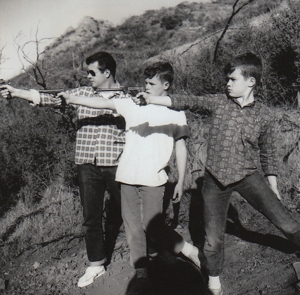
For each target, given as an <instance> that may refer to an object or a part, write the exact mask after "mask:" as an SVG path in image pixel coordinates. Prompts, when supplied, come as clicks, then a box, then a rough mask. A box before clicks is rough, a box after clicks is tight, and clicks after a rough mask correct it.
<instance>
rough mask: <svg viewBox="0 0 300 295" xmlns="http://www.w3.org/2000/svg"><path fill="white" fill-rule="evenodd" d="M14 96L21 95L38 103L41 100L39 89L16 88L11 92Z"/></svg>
mask: <svg viewBox="0 0 300 295" xmlns="http://www.w3.org/2000/svg"><path fill="white" fill-rule="evenodd" d="M11 96H12V97H19V98H22V99H25V100H27V101H29V102H34V103H37V100H38V101H39V94H38V91H35V90H23V89H16V88H15V89H14V92H11Z"/></svg>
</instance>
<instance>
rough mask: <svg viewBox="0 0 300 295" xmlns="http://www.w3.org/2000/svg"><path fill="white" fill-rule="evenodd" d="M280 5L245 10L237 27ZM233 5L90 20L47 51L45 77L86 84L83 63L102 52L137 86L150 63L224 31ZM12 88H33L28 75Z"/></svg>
mask: <svg viewBox="0 0 300 295" xmlns="http://www.w3.org/2000/svg"><path fill="white" fill-rule="evenodd" d="M244 2H245V1H244V0H243V1H241V3H244ZM281 2H282V1H281V0H276V1H270V0H265V1H256V2H254V3H253V4H251V5H248V6H246V7H245V8H244V9H243V10H242V11H241V12H240V13H239V14H238V15H237V16H236V17H235V18H234V20H233V23H232V24H233V25H234V24H238V23H241V22H242V23H244V22H247V20H250V19H252V18H253V17H258V16H259V15H262V14H264V13H266V12H268V11H270V10H271V9H273V8H274V7H276V6H277V5H279V4H280V3H281ZM232 3H233V1H221V0H219V1H213V2H212V3H205V4H201V3H197V2H192V3H190V2H187V1H186V2H182V3H181V4H179V5H177V6H175V7H170V8H161V9H160V10H149V11H146V12H145V13H144V14H142V15H140V16H132V17H130V18H128V19H127V20H125V21H124V22H123V23H122V24H121V25H118V26H113V25H112V24H111V23H109V22H107V21H105V20H96V19H94V18H91V17H89V16H86V17H85V18H84V19H83V20H82V21H81V22H80V24H79V26H78V27H77V28H72V27H70V28H67V29H66V32H65V33H64V34H63V35H62V36H60V37H58V38H57V39H56V40H54V41H53V43H52V44H51V45H49V46H48V47H47V48H46V53H45V54H44V57H43V67H42V72H43V74H46V73H47V85H48V87H52V88H55V87H74V86H76V85H78V83H79V84H84V83H85V80H84V79H83V77H82V75H83V74H82V72H81V70H82V68H83V65H84V58H85V57H86V56H88V55H89V54H90V53H92V52H95V51H98V50H105V51H108V52H111V53H112V54H113V55H114V56H115V58H116V59H117V61H118V62H119V71H118V74H119V75H118V77H119V80H120V81H121V82H122V84H124V85H130V84H131V85H133V84H138V83H139V82H140V78H139V76H140V75H139V68H140V66H141V65H142V63H143V62H144V61H145V60H147V59H148V58H150V57H153V56H155V55H157V54H159V53H161V52H164V51H166V50H170V49H173V48H176V47H178V46H181V45H184V44H187V43H191V42H193V41H195V40H198V39H199V38H201V37H203V36H206V35H208V34H212V33H214V32H216V31H218V30H221V29H223V28H224V26H225V24H226V21H227V19H228V17H229V16H230V14H231V11H232ZM124 63H125V64H126V65H124ZM13 82H14V83H15V84H20V85H22V86H23V85H26V83H27V84H28V87H32V86H34V83H33V82H30V81H29V78H28V77H27V76H25V75H20V76H18V77H15V78H14V79H13Z"/></svg>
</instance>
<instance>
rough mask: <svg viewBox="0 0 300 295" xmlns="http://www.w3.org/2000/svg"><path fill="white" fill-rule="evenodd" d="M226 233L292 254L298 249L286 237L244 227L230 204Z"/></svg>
mask: <svg viewBox="0 0 300 295" xmlns="http://www.w3.org/2000/svg"><path fill="white" fill-rule="evenodd" d="M228 218H230V219H231V220H228V219H227V228H226V233H227V234H229V235H233V236H236V237H238V238H240V239H242V240H244V241H247V242H250V243H255V244H259V245H262V246H266V247H270V248H273V249H275V250H278V251H280V252H283V253H287V254H292V253H295V252H298V251H299V248H298V247H297V246H296V245H294V244H293V243H292V242H290V241H289V240H288V239H285V238H282V237H280V236H276V235H272V234H261V233H258V232H254V231H250V230H247V229H245V228H244V227H243V226H242V224H241V223H240V220H239V218H238V212H237V210H236V209H235V208H234V207H233V206H232V205H230V207H229V211H228Z"/></svg>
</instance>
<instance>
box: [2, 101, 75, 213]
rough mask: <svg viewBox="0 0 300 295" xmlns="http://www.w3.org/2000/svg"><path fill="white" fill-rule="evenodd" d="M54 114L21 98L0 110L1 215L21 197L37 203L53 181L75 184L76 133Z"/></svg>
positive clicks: (52, 111) (51, 110)
mask: <svg viewBox="0 0 300 295" xmlns="http://www.w3.org/2000/svg"><path fill="white" fill-rule="evenodd" d="M54 112H57V113H59V110H56V111H55V110H53V109H50V108H38V107H32V106H30V105H29V104H28V103H27V102H25V101H22V100H19V99H14V100H12V101H11V102H9V103H8V104H6V105H5V106H4V107H2V108H1V109H0V136H1V142H0V182H1V183H0V184H1V185H0V186H1V191H0V194H1V200H2V201H1V208H0V210H1V211H0V212H1V214H2V213H3V212H5V211H6V210H7V209H8V208H10V206H12V204H14V203H15V202H16V201H17V200H18V199H19V198H22V199H26V200H27V201H28V202H29V203H32V202H34V201H38V200H39V199H40V198H41V197H40V195H41V193H42V191H43V190H44V189H46V188H47V186H48V185H49V184H50V183H51V181H54V180H58V179H59V180H60V181H61V182H63V183H65V184H66V185H72V184H73V183H74V173H75V167H74V159H73V157H74V156H73V154H74V153H73V143H74V134H73V131H72V130H71V129H70V128H68V127H67V125H66V124H65V122H63V120H62V117H61V116H60V115H59V114H55V113H54Z"/></svg>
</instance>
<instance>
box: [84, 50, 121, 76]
mask: <svg viewBox="0 0 300 295" xmlns="http://www.w3.org/2000/svg"><path fill="white" fill-rule="evenodd" d="M96 61H97V62H98V65H99V66H98V68H99V70H100V71H101V72H102V73H103V72H104V71H105V70H109V71H110V74H111V75H112V76H113V78H114V79H115V76H116V69H117V63H116V61H115V60H114V58H113V57H112V56H111V55H110V54H109V53H108V52H105V51H100V52H97V53H95V54H93V55H91V56H89V57H88V58H87V59H86V61H85V62H86V64H87V65H89V64H91V63H94V62H96Z"/></svg>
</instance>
